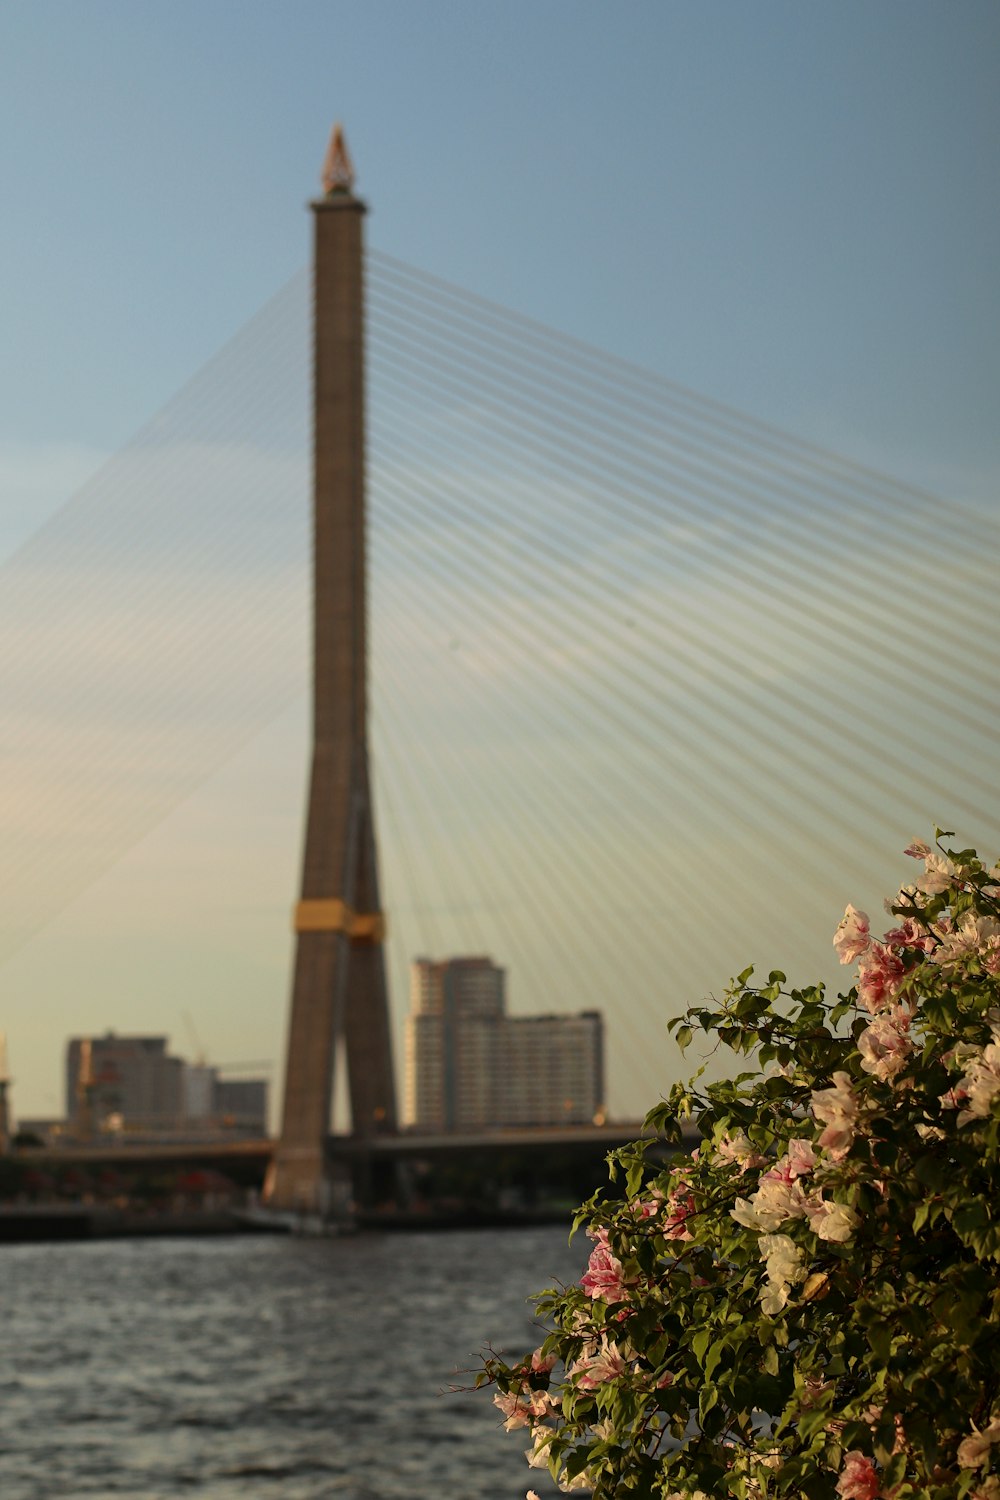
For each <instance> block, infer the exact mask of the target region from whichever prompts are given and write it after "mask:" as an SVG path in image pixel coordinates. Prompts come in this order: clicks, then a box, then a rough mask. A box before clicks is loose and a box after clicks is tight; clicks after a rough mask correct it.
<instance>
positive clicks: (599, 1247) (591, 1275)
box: [580, 1229, 625, 1302]
mask: <svg viewBox="0 0 1000 1500" xmlns="http://www.w3.org/2000/svg"><path fill="white" fill-rule="evenodd" d="M587 1233H588V1234H589V1235H590V1237H591V1239H593V1240H596V1242H597V1243H596V1244H595V1245H594V1248H593V1250H591V1252H590V1261H589V1263H588V1265H587V1269H586V1271H585V1272H584V1273H583V1275H582V1276H581V1277H580V1285H581V1286H582V1287H583V1290H584V1291H585V1292H587V1293H588V1294H589V1295H590V1296H591V1297H594V1298H597V1297H600V1298H602V1300H603V1301H605V1302H621V1301H622V1299H623V1297H624V1296H625V1282H624V1281H623V1279H622V1263H621V1261H620V1260H618V1258H617V1257H616V1256H615V1255H614V1254H613V1253H612V1251H611V1248H610V1246H609V1245H608V1231H607V1230H606V1229H598V1230H596V1231H592V1230H588V1231H587Z"/></svg>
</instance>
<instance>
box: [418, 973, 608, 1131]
mask: <svg viewBox="0 0 1000 1500" xmlns="http://www.w3.org/2000/svg"><path fill="white" fill-rule="evenodd" d="M603 1095H604V1022H603V1017H602V1016H601V1014H600V1012H598V1011H584V1012H581V1013H580V1014H578V1015H547V1016H508V1015H507V1013H506V975H505V973H504V970H503V969H501V968H500V967H499V966H498V965H497V964H494V963H493V961H492V959H490V958H486V957H468V958H451V959H444V960H441V961H439V962H435V961H433V960H431V959H427V958H418V959H417V960H416V961H415V962H414V963H413V965H412V967H411V971H410V1014H409V1016H408V1018H407V1023H406V1059H405V1101H404V1117H405V1120H406V1122H407V1123H408V1124H410V1125H412V1126H415V1127H417V1128H418V1129H421V1130H429V1131H451V1130H489V1129H491V1128H497V1127H504V1126H517V1125H523V1126H536V1125H542V1126H545V1125H581V1124H586V1123H587V1122H589V1121H590V1120H592V1119H593V1118H594V1116H595V1114H597V1112H598V1111H599V1110H600V1109H601V1108H602V1100H603Z"/></svg>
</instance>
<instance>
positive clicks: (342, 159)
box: [266, 126, 396, 1209]
mask: <svg viewBox="0 0 1000 1500" xmlns="http://www.w3.org/2000/svg"><path fill="white" fill-rule="evenodd" d="M323 187H324V196H323V197H322V198H321V199H319V200H318V201H316V202H314V203H313V204H312V205H311V207H312V211H313V225H314V276H315V289H314V314H313V340H314V345H313V347H314V354H313V359H314V364H313V407H314V410H313V537H314V547H313V566H314V596H313V597H314V602H313V757H312V771H311V778H310V785H309V804H308V812H307V817H306V834H305V853H304V859H303V871H302V898H301V900H300V901H299V903H298V906H297V908H296V912H295V932H296V953H295V970H294V977H293V982H292V1003H291V1014H290V1018H289V1028H288V1051H287V1061H286V1071H285V1096H284V1105H283V1113H282V1123H281V1136H280V1140H279V1142H278V1146H277V1150H276V1153H275V1159H274V1166H273V1169H272V1171H271V1173H270V1175H269V1179H268V1183H267V1187H266V1196H267V1199H268V1201H269V1202H270V1203H271V1204H272V1205H273V1206H274V1207H275V1208H289V1209H298V1208H305V1209H314V1208H316V1207H318V1206H320V1205H321V1204H322V1202H323V1201H324V1185H325V1172H324V1148H325V1141H326V1137H327V1135H328V1133H329V1129H330V1113H331V1107H332V1095H333V1070H334V1058H335V1052H336V1049H337V1047H338V1045H339V1044H343V1046H344V1049H345V1051H346V1060H347V1076H348V1087H349V1092H350V1111H351V1120H352V1124H353V1129H354V1132H355V1134H356V1135H358V1136H360V1137H362V1138H369V1137H371V1136H372V1135H374V1134H380V1133H386V1132H392V1131H394V1130H395V1129H396V1103H395V1083H394V1077H393V1064H392V1050H391V1039H390V1029H389V1005H388V994H387V987H386V976H385V961H384V955H383V950H382V940H383V936H384V930H385V922H384V918H383V915H382V911H381V903H380V900H379V884H378V870H377V862H376V852H375V828H374V821H373V816H372V800H371V787H370V781H369V771H368V708H367V660H366V578H365V572H366V564H365V420H364V310H363V279H362V221H363V218H364V214H365V205H364V203H362V201H361V200H360V199H359V198H357V197H355V195H354V171H353V167H352V165H351V161H350V158H349V156H348V153H347V148H346V145H345V143H344V138H343V135H342V133H341V131H340V128H339V126H338V127H336V128H335V130H334V133H333V136H332V138H331V141H330V148H329V150H328V152H327V157H326V161H325V164H324V170H323Z"/></svg>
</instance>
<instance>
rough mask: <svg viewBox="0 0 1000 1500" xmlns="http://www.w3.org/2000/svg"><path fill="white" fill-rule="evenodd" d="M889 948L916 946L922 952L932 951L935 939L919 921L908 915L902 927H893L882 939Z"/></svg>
mask: <svg viewBox="0 0 1000 1500" xmlns="http://www.w3.org/2000/svg"><path fill="white" fill-rule="evenodd" d="M882 941H883V942H884V943H885V945H886V947H887V948H916V949H918V950H919V951H920V952H921V953H930V951H931V949H932V948H933V947H934V939H933V938H932V937H931V935H930V933H929V932H926V931H925V930H924V928H923V927H921V926H920V923H919V922H915V921H914V920H913V918H912V917H907V918H906V920H905V922H904V923H903V925H902V926H901V927H893V929H892V930H891V932H887V933H886V934H885V937H884V938H883V939H882Z"/></svg>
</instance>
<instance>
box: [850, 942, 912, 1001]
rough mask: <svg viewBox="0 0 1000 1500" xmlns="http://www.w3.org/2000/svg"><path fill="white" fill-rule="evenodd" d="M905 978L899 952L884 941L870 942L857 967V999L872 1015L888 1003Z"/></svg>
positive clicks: (904, 970)
mask: <svg viewBox="0 0 1000 1500" xmlns="http://www.w3.org/2000/svg"><path fill="white" fill-rule="evenodd" d="M905 978H906V969H905V968H904V967H903V960H902V959H901V958H900V957H899V954H898V953H896V952H895V950H894V949H892V948H887V947H886V946H885V944H884V943H872V944H871V946H870V948H869V949H868V952H867V953H866V954H865V956H864V958H863V959H862V960H861V964H860V966H859V969H858V999H859V1000H860V1001H861V1004H862V1005H863V1006H864V1007H865V1009H866V1010H869V1011H871V1013H872V1014H873V1015H874V1014H875V1012H876V1011H879V1010H881V1009H882V1008H883V1006H886V1005H888V1004H889V1002H890V1000H891V999H892V997H893V996H894V995H895V993H896V991H897V990H898V989H899V988H900V986H901V985H902V983H903V980H904V979H905Z"/></svg>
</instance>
